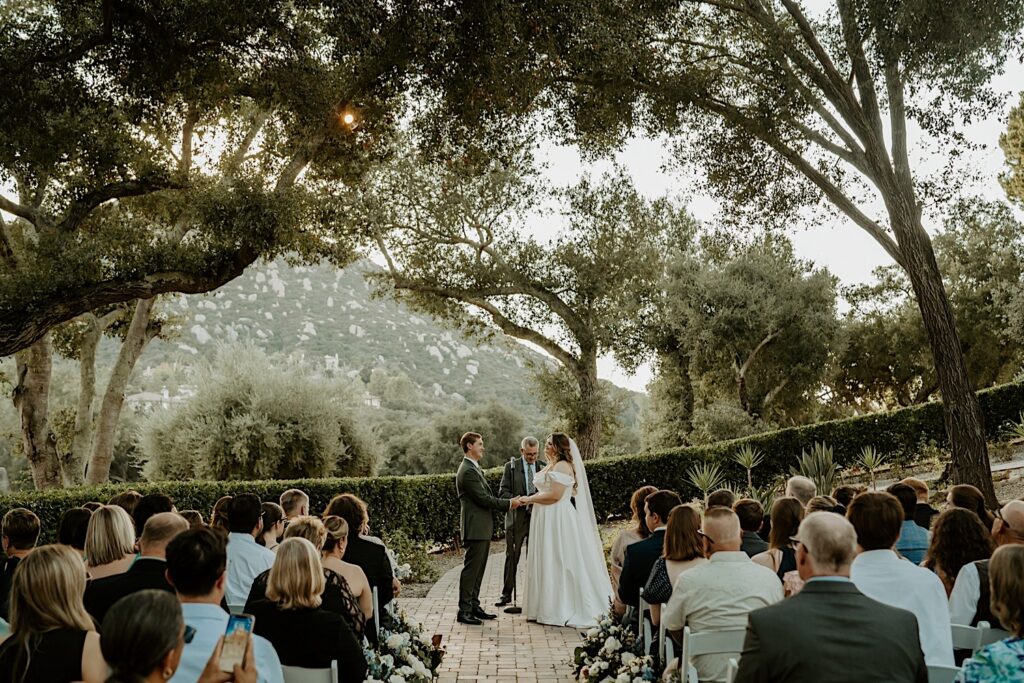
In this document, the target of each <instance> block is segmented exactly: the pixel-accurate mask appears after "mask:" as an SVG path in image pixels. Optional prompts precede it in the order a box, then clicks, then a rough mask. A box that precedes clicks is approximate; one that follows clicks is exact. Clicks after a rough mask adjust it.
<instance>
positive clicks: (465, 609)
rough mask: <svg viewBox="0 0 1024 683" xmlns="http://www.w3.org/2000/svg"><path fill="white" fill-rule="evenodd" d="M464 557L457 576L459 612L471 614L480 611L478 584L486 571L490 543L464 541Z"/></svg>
mask: <svg viewBox="0 0 1024 683" xmlns="http://www.w3.org/2000/svg"><path fill="white" fill-rule="evenodd" d="M464 545H465V548H466V557H465V559H464V560H463V561H462V574H460V575H459V612H462V613H463V614H471V613H472V612H473V610H477V609H480V584H481V583H483V580H484V570H485V569H487V555H488V553H489V552H490V548H491V542H490V541H465V542H464Z"/></svg>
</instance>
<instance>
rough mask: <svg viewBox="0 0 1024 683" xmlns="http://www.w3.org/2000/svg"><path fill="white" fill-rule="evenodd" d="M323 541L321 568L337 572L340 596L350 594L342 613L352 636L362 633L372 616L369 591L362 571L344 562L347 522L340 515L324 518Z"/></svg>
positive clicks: (346, 546)
mask: <svg viewBox="0 0 1024 683" xmlns="http://www.w3.org/2000/svg"><path fill="white" fill-rule="evenodd" d="M323 524H324V527H325V528H326V530H327V540H326V541H325V542H324V544H323V548H322V550H321V560H322V562H323V565H324V569H326V570H328V571H329V572H331V573H333V574H335V575H337V576H338V577H339V578H340V580H341V582H342V584H343V586H344V588H345V590H344V591H342V593H343V595H348V596H351V599H352V600H353V601H354V604H351V605H350V606H349V608H348V609H346V612H347V613H348V615H349V623H350V625H351V626H352V630H353V631H355V633H356V637H360V636H362V635H363V630H364V624H365V623H366V622H368V621H370V620H372V619H373V593H372V590H371V588H370V582H369V580H367V578H366V573H365V572H364V571H363V570H362V568H361V567H359V565H355V564H352V563H350V562H345V561H344V560H343V559H342V558H343V557H344V556H345V550H346V549H347V548H348V534H349V531H348V522H346V521H345V520H344V519H342V518H341V517H337V516H335V515H328V516H327V517H324V521H323Z"/></svg>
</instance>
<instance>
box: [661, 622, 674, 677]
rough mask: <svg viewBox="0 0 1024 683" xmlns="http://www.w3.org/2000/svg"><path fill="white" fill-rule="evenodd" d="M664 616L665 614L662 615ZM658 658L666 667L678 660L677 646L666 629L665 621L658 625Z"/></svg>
mask: <svg viewBox="0 0 1024 683" xmlns="http://www.w3.org/2000/svg"><path fill="white" fill-rule="evenodd" d="M662 616H664V613H663V614H662ZM658 657H660V658H661V661H662V662H663V663H665V664H666V665H667V664H668V663H669V662H671V661H672V660H673V659H675V658H676V644H675V642H674V641H673V640H672V636H670V635H669V634H668V631H667V629H666V628H665V620H664V619H661V621H660V623H659V624H658Z"/></svg>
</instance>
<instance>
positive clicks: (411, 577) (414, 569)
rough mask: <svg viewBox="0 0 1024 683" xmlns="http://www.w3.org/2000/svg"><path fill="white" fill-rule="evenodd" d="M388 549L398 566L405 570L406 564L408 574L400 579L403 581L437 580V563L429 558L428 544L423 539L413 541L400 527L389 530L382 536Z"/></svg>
mask: <svg viewBox="0 0 1024 683" xmlns="http://www.w3.org/2000/svg"><path fill="white" fill-rule="evenodd" d="M384 542H385V543H386V544H387V546H388V549H389V550H391V551H392V552H394V553H395V557H396V558H397V560H398V565H399V567H401V568H402V570H403V571H406V568H405V567H404V565H408V568H407V571H408V572H409V573H408V576H406V577H405V578H404V579H402V581H403V583H432V582H434V581H437V579H438V576H439V575H440V572H439V571H438V569H437V565H436V564H434V563H433V562H432V561H431V559H430V554H429V551H430V544H429V543H426V542H423V541H414V540H413V539H411V538H410V537H409V534H407V533H406V532H405V531H403V530H402V529H395V530H393V531H389V532H388V534H387V536H386V537H384Z"/></svg>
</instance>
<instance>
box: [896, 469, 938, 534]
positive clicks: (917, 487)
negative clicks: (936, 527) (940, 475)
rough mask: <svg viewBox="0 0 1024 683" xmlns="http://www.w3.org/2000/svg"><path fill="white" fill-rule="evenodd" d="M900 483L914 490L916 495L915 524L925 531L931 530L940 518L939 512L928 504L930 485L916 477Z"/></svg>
mask: <svg viewBox="0 0 1024 683" xmlns="http://www.w3.org/2000/svg"><path fill="white" fill-rule="evenodd" d="M900 483H901V484H906V485H907V486H909V487H910V488H912V489H914V495H916V496H917V505H915V506H914V523H915V524H917V525H918V526H919V527H921V528H923V529H931V528H932V522H933V521H934V519H935V517H936V516H938V514H939V511H938V510H936V509H935V508H933V507H932V506H931V504H930V503H929V502H928V484H926V483H924V482H923V481H921V480H920V479H917V478H915V477H907V478H906V479H904V480H903V481H901V482H900Z"/></svg>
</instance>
